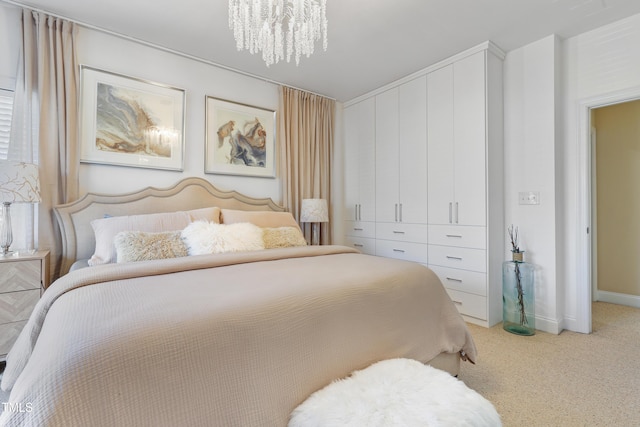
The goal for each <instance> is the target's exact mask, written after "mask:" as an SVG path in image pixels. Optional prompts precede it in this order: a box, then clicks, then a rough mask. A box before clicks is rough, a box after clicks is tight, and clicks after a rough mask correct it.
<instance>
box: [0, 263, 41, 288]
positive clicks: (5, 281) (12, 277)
mask: <svg viewBox="0 0 640 427" xmlns="http://www.w3.org/2000/svg"><path fill="white" fill-rule="evenodd" d="M41 272H42V262H41V261H40V260H37V259H34V260H29V261H7V262H3V263H0V292H13V291H23V290H26V289H40V280H41Z"/></svg>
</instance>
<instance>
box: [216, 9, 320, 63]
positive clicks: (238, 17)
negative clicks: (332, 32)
mask: <svg viewBox="0 0 640 427" xmlns="http://www.w3.org/2000/svg"><path fill="white" fill-rule="evenodd" d="M326 12H327V0H229V28H230V29H231V30H232V31H233V36H234V38H235V40H236V48H237V49H238V50H239V51H240V50H243V49H245V50H248V51H249V52H250V53H251V54H254V53H257V52H259V51H260V52H262V59H263V60H264V62H265V63H266V64H267V67H268V66H270V65H271V64H277V63H278V62H279V61H280V60H283V59H285V58H286V60H287V62H290V61H291V57H292V56H295V58H296V65H299V63H300V57H301V56H302V55H305V56H306V57H307V58H308V57H310V56H311V54H312V53H313V52H314V49H315V42H316V41H317V40H320V39H321V38H322V47H323V49H324V50H325V51H326V50H327V29H328V21H327V17H326ZM285 46H286V57H285Z"/></svg>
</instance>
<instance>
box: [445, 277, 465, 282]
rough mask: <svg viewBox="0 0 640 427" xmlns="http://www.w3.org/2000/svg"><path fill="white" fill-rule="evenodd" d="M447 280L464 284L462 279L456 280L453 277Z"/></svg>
mask: <svg viewBox="0 0 640 427" xmlns="http://www.w3.org/2000/svg"><path fill="white" fill-rule="evenodd" d="M447 280H449V281H451V282H458V283H462V279H455V278H453V277H447Z"/></svg>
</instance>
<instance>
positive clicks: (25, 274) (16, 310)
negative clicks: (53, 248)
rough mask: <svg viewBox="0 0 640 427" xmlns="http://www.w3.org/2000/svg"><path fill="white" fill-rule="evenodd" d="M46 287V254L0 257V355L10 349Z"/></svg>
mask: <svg viewBox="0 0 640 427" xmlns="http://www.w3.org/2000/svg"><path fill="white" fill-rule="evenodd" d="M48 284H49V252H48V251H37V252H34V253H30V254H17V253H16V254H9V255H7V256H4V257H0V356H2V355H5V354H7V352H8V351H9V350H11V346H12V345H13V343H14V342H15V340H16V339H17V337H18V335H19V334H20V331H21V330H22V328H23V326H24V325H25V323H26V322H27V320H28V319H29V316H31V312H32V311H33V308H34V307H35V306H36V304H37V303H38V300H39V299H40V294H41V293H42V292H43V291H44V289H45V288H46V287H47V286H48Z"/></svg>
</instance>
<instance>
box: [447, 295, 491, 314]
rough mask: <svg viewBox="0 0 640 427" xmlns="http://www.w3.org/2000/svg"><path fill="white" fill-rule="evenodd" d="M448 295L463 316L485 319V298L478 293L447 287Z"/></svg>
mask: <svg viewBox="0 0 640 427" xmlns="http://www.w3.org/2000/svg"><path fill="white" fill-rule="evenodd" d="M447 293H448V294H449V297H450V298H451V300H452V301H453V303H454V304H455V305H456V307H458V312H459V313H460V314H464V315H465V316H471V317H475V318H476V319H480V320H487V298H486V297H483V296H480V295H473V294H468V293H466V292H460V291H455V290H453V289H447Z"/></svg>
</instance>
